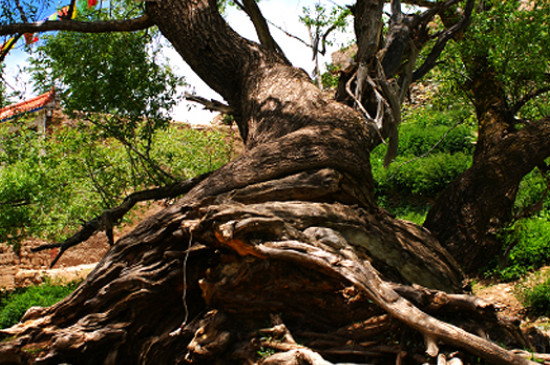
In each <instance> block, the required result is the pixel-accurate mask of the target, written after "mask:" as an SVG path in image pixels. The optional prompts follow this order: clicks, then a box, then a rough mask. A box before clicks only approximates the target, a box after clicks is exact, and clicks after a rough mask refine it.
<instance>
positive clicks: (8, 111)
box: [0, 89, 55, 123]
mask: <svg viewBox="0 0 550 365" xmlns="http://www.w3.org/2000/svg"><path fill="white" fill-rule="evenodd" d="M54 100H55V90H54V89H52V90H50V91H48V92H47V93H44V94H42V95H39V96H37V97H36V98H32V99H29V100H25V101H22V102H20V103H16V104H12V105H8V106H7V107H5V108H2V109H0V123H1V122H5V121H6V120H8V119H12V118H14V117H16V116H18V115H21V114H24V113H34V112H37V111H40V110H42V109H44V107H45V106H46V105H48V104H49V103H50V102H52V101H54Z"/></svg>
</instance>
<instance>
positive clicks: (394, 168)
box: [373, 152, 471, 198]
mask: <svg viewBox="0 0 550 365" xmlns="http://www.w3.org/2000/svg"><path fill="white" fill-rule="evenodd" d="M470 160H471V158H470V156H467V155H465V154H464V153H461V152H459V153H455V154H448V153H436V154H432V155H429V156H427V157H425V158H421V159H416V160H409V159H407V157H398V158H397V160H396V161H395V162H394V163H393V164H392V165H391V166H390V168H389V169H384V168H383V167H381V166H380V165H378V166H373V174H374V178H375V181H376V183H377V186H376V188H377V193H378V194H381V195H388V194H392V193H398V194H399V195H401V196H407V195H417V196H421V197H425V198H435V197H436V196H437V194H439V192H441V191H442V190H443V189H444V188H445V187H446V186H447V185H448V184H449V183H450V182H451V181H452V180H454V179H455V178H456V177H457V176H458V175H460V174H461V173H462V172H464V170H466V169H467V168H468V167H469V166H470V162H471V161H470Z"/></svg>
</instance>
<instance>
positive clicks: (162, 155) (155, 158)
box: [0, 125, 231, 245]
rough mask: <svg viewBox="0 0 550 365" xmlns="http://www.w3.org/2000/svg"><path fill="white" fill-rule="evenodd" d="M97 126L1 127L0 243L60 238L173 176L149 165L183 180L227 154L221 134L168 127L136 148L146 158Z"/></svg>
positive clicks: (213, 165) (217, 163)
mask: <svg viewBox="0 0 550 365" xmlns="http://www.w3.org/2000/svg"><path fill="white" fill-rule="evenodd" d="M96 132H97V129H94V128H93V127H90V126H89V125H88V126H82V127H81V128H77V127H72V128H63V129H59V130H58V131H56V132H55V133H54V134H53V135H50V136H48V138H47V139H44V138H42V137H40V136H39V135H38V134H37V133H36V132H35V131H32V130H26V129H24V128H20V129H19V130H18V131H17V133H13V131H11V130H10V129H9V126H6V127H3V126H0V146H1V147H0V166H1V168H0V208H1V210H2V214H0V242H8V243H10V244H14V245H15V244H17V243H18V241H19V240H20V239H21V238H23V237H28V236H31V237H35V238H41V239H47V240H60V239H63V238H64V236H65V235H66V234H67V233H68V231H72V230H73V229H75V228H77V227H78V226H79V225H80V224H81V220H88V219H91V218H92V217H94V216H95V215H97V214H99V213H100V212H101V211H102V210H103V209H105V208H111V207H113V206H115V205H116V204H118V203H120V202H121V201H122V199H123V198H124V197H125V196H126V195H128V194H130V193H131V192H132V191H135V190H141V189H145V188H148V187H150V186H154V185H160V184H162V183H163V182H171V180H170V179H167V178H166V176H164V175H162V174H160V173H159V172H158V171H156V170H155V168H154V166H153V164H154V165H155V166H160V167H162V169H163V170H164V171H168V172H169V173H170V174H171V175H172V176H174V177H175V178H176V179H186V178H190V177H192V176H195V175H198V174H201V173H205V172H207V171H210V170H213V169H216V168H218V167H220V166H221V165H222V164H224V163H226V162H227V161H229V158H230V153H231V144H230V143H228V141H227V140H226V135H225V134H224V133H222V132H216V131H212V132H204V131H197V130H192V129H190V128H187V129H183V128H177V127H174V126H172V127H168V128H167V129H165V130H159V131H157V132H156V133H155V134H154V135H153V136H152V138H153V139H152V140H151V141H150V148H142V149H141V151H144V152H142V153H143V154H147V156H146V157H147V158H148V159H149V161H151V162H148V161H145V160H144V159H139V158H138V157H137V156H136V154H135V153H134V151H132V150H131V149H129V148H128V147H127V146H124V145H123V144H122V143H120V142H118V141H117V140H114V139H113V138H104V137H101V136H100V135H98V133H96ZM161 175H162V176H161ZM159 176H160V177H159Z"/></svg>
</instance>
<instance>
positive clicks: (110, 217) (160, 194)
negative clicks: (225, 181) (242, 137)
mask: <svg viewBox="0 0 550 365" xmlns="http://www.w3.org/2000/svg"><path fill="white" fill-rule="evenodd" d="M208 176H210V173H206V174H203V175H200V176H197V177H194V178H191V179H188V180H185V181H178V182H176V183H173V184H170V185H166V186H162V187H159V188H155V189H149V190H143V191H138V192H135V193H133V194H130V195H128V196H127V197H126V198H125V199H124V201H123V202H122V203H121V204H120V205H119V206H117V207H114V208H111V209H107V210H104V211H103V212H102V213H101V214H100V215H99V216H97V217H95V218H93V219H91V220H89V221H87V222H84V223H83V225H82V228H81V229H80V231H78V232H77V233H75V234H74V235H72V236H71V237H69V238H68V239H66V240H65V241H63V242H59V243H52V244H47V245H41V246H38V247H35V248H32V251H33V252H37V251H42V250H46V249H51V248H60V250H59V253H58V254H57V256H56V257H55V258H54V259H53V261H52V263H51V264H50V266H51V267H53V266H54V265H55V264H56V263H57V261H58V260H59V259H60V258H61V256H62V255H63V253H64V252H65V251H66V250H67V249H69V248H71V247H73V246H76V245H78V244H80V243H82V242H84V241H86V240H87V239H88V238H90V237H91V236H92V235H93V234H95V233H96V232H98V231H100V230H105V233H106V235H107V238H108V239H109V244H110V245H113V244H114V239H113V227H114V226H115V225H116V224H117V223H118V222H119V221H120V220H121V219H122V218H123V217H124V215H126V213H128V212H129V211H130V209H132V208H133V207H134V205H136V204H137V203H139V202H142V201H148V200H160V199H169V198H176V197H178V196H180V195H182V194H185V193H187V192H188V191H189V190H191V189H192V188H193V187H195V186H196V185H197V184H198V183H200V182H201V181H203V180H204V179H206V178H207V177H208Z"/></svg>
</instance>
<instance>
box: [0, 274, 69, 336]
mask: <svg viewBox="0 0 550 365" xmlns="http://www.w3.org/2000/svg"><path fill="white" fill-rule="evenodd" d="M77 286H78V283H76V282H73V283H69V284H66V285H54V284H52V283H51V282H46V283H44V284H42V285H39V286H30V287H28V288H21V289H17V290H15V291H12V292H5V293H0V328H7V327H11V326H13V325H14V324H16V323H17V322H19V321H20V320H21V317H22V316H23V314H25V312H26V311H27V309H29V308H30V307H35V306H39V307H49V306H51V305H53V304H55V303H57V302H58V301H60V300H61V299H63V298H65V297H66V296H67V295H69V294H70V293H72V292H73V291H74V290H75V289H76V287H77Z"/></svg>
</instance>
